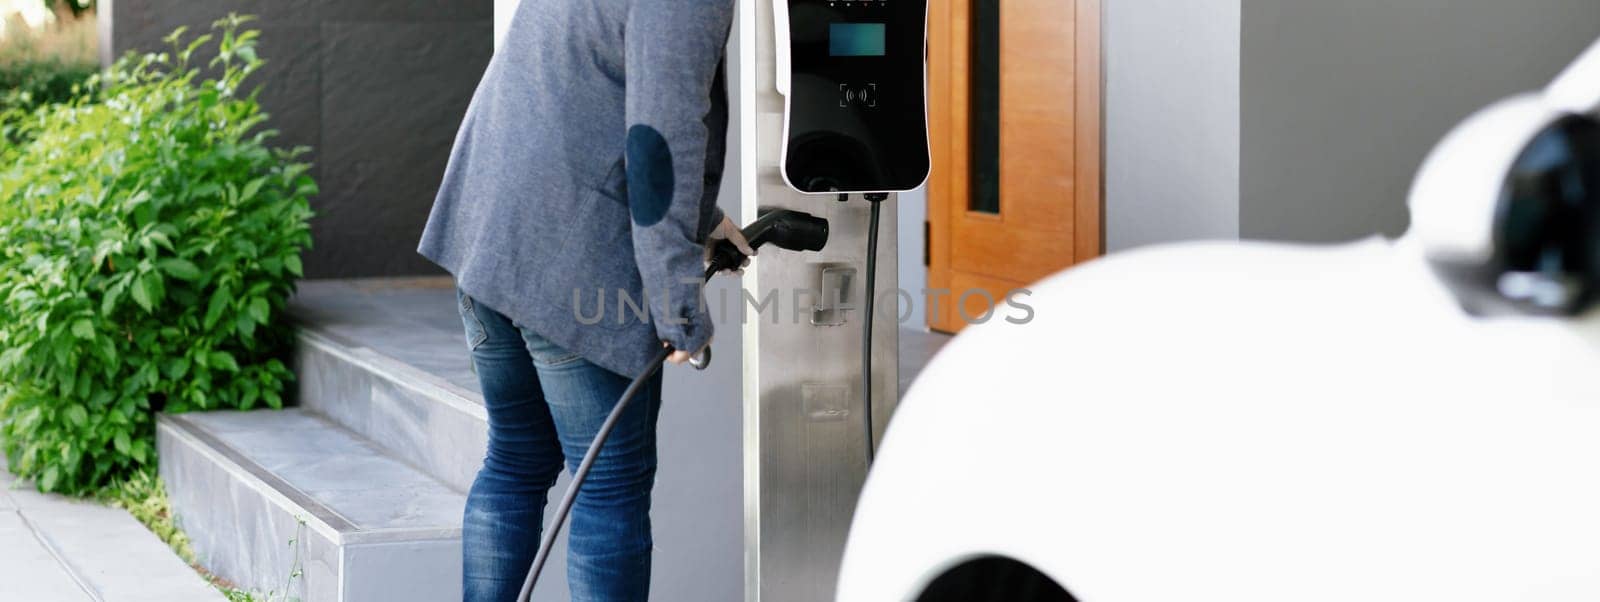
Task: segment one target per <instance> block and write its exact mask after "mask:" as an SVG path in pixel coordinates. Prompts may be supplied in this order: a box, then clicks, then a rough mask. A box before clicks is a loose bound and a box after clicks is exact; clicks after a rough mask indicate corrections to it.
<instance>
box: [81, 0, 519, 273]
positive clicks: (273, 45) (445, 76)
mask: <svg viewBox="0 0 1600 602" xmlns="http://www.w3.org/2000/svg"><path fill="white" fill-rule="evenodd" d="M492 7H493V1H492V0H346V1H342V2H341V1H335V0H206V1H204V2H195V1H193V0H102V1H101V15H102V23H103V26H102V35H106V36H109V38H110V39H109V43H108V44H107V43H102V47H105V48H110V49H112V51H114V52H115V53H116V54H121V53H123V52H125V51H127V50H130V49H138V50H152V49H155V50H159V49H163V48H164V46H163V45H162V43H161V37H162V36H164V35H166V34H167V33H168V32H170V31H172V30H173V29H174V28H176V27H178V26H179V25H188V26H189V29H190V32H191V33H193V32H196V31H203V30H206V29H207V28H208V27H209V26H210V23H211V22H212V21H214V20H216V19H219V18H221V17H223V16H225V15H227V14H228V13H229V12H238V13H241V14H254V15H258V16H260V20H259V21H257V22H255V23H253V24H252V27H256V28H258V29H260V30H261V32H262V34H261V47H260V54H261V56H262V57H263V58H265V59H266V60H267V64H266V66H265V67H264V68H263V70H262V72H261V73H260V74H258V76H257V79H256V83H258V84H261V85H262V86H263V89H262V93H261V101H262V104H263V105H264V106H265V108H266V110H267V111H269V112H270V113H272V120H271V122H270V123H269V126H270V127H273V128H275V129H278V130H280V131H281V132H282V136H281V137H280V138H279V139H278V144H280V145H283V146H295V145H306V146H310V147H312V148H313V149H314V153H313V154H312V155H311V156H310V159H311V160H312V161H313V162H314V164H315V167H314V171H313V175H314V176H315V177H316V178H317V182H318V183H319V184H320V185H321V188H322V194H321V195H319V196H318V197H317V198H316V199H313V201H312V206H313V208H314V209H316V211H317V217H316V219H315V220H314V221H313V223H312V231H313V233H314V235H315V237H316V246H315V247H314V248H313V249H312V250H311V251H310V252H309V253H308V254H307V256H306V259H305V265H306V272H307V275H308V276H311V277H349V276H393V275H407V274H426V273H438V272H437V269H436V268H434V267H433V266H432V264H430V263H428V262H427V260H425V259H422V258H421V257H420V256H418V255H417V253H416V242H417V237H418V235H419V234H420V233H421V232H422V226H423V223H424V222H425V221H426V219H427V215H428V209H429V207H430V206H431V205H432V202H433V195H434V192H435V191H437V189H438V185H439V174H441V173H443V172H444V164H445V160H446V158H447V157H448V155H449V151H450V144H451V142H452V141H453V140H454V138H455V131H456V128H457V127H458V126H459V125H460V122H461V116H462V115H463V114H464V113H465V112H466V107H467V102H468V101H469V100H470V99H471V95H472V91H473V89H474V88H475V87H476V86H477V83H478V78H479V77H480V76H481V75H482V74H483V69H484V67H485V66H487V65H488V61H489V56H490V53H491V48H492V47H491V26H492V24H491V18H492V16H493V8H492ZM107 15H109V18H107V17H106V16H107ZM105 21H109V23H108V24H107V23H104V22H105Z"/></svg>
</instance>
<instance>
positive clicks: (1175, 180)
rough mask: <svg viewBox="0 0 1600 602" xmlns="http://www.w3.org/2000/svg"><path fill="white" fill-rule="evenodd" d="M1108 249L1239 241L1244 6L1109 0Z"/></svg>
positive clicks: (1225, 0)
mask: <svg viewBox="0 0 1600 602" xmlns="http://www.w3.org/2000/svg"><path fill="white" fill-rule="evenodd" d="M1103 6H1104V11H1105V14H1104V17H1103V19H1104V22H1103V26H1102V32H1103V37H1104V45H1105V46H1104V57H1105V105H1104V106H1105V246H1106V251H1108V252H1113V251H1119V250H1123V249H1127V248H1130V247H1136V246H1140V245H1147V244H1153V243H1160V242H1171V241H1177V240H1191V239H1206V238H1236V237H1238V236H1239V220H1238V217H1239V152H1238V149H1239V10H1240V4H1239V0H1107V1H1106V2H1104V3H1103Z"/></svg>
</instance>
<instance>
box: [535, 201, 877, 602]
mask: <svg viewBox="0 0 1600 602" xmlns="http://www.w3.org/2000/svg"><path fill="white" fill-rule="evenodd" d="M872 214H873V220H872V221H873V224H874V225H873V231H874V232H876V231H877V225H876V224H877V221H878V220H877V214H878V212H877V206H876V205H874V206H873V212H872ZM741 233H742V234H743V235H744V238H745V240H746V241H747V242H748V243H749V245H750V247H751V248H759V247H761V246H762V245H766V244H771V245H773V246H776V247H779V248H783V249H788V250H790V251H821V250H822V247H823V246H825V245H827V244H828V220H825V219H822V218H819V217H815V216H812V215H809V214H806V213H802V212H799V211H792V210H787V209H777V210H772V211H766V212H764V213H763V214H762V215H761V217H760V218H759V219H757V220H756V221H755V222H754V223H751V224H750V225H749V226H746V227H745V228H744V229H743V230H741ZM876 238H877V237H876V236H874V237H873V239H874V242H873V243H872V244H873V245H874V246H876V244H877V243H876ZM745 260H746V257H745V255H744V253H742V252H740V251H739V249H738V248H737V247H736V246H734V244H733V242H732V241H729V240H721V241H718V242H717V243H716V245H714V246H713V248H712V253H711V257H710V261H709V265H707V266H706V273H705V279H706V280H710V279H711V277H712V276H714V275H716V274H717V272H721V271H724V270H735V269H738V268H739V266H742V265H744V262H745ZM868 286H869V287H870V286H871V285H870V284H869V285H868ZM868 307H869V308H870V307H871V306H870V305H869V306H868ZM867 311H868V312H869V315H870V312H871V309H868V310H867ZM867 336H868V337H871V333H870V332H869V333H868V335H867ZM868 340H869V341H870V340H871V339H870V338H869V339H868ZM671 353H672V349H671V348H670V347H662V348H661V350H660V351H657V352H656V355H655V357H653V358H651V359H650V363H649V364H646V367H645V369H644V372H643V373H641V374H640V375H639V376H636V377H634V379H633V382H631V383H629V384H628V388H627V390H625V391H623V392H622V397H620V398H618V399H617V405H616V406H614V407H612V408H611V414H609V415H607V416H606V421H605V422H604V423H602V424H601V425H600V430H599V431H598V432H596V433H595V434H594V442H593V443H590V444H589V451H587V452H584V454H583V461H582V462H579V463H578V469H577V470H575V471H573V473H572V483H571V484H570V485H568V486H567V492H566V494H565V495H563V496H561V504H560V505H559V506H556V515H555V520H553V521H551V523H550V528H549V529H547V530H545V532H544V537H542V538H540V542H539V551H538V552H537V553H535V554H534V557H533V566H532V567H529V569H528V576H527V578H525V579H523V581H522V593H520V594H518V595H517V601H518V602H528V598H529V597H531V596H533V586H534V585H536V584H538V583H539V574H540V573H542V572H544V565H545V563H546V562H547V561H549V560H550V550H551V549H552V548H554V547H555V545H556V536H557V535H559V534H560V533H561V527H562V525H565V524H566V523H567V515H568V514H570V513H571V512H572V506H573V504H575V503H577V501H578V490H579V489H581V488H582V487H583V482H584V481H585V480H587V479H588V478H589V470H590V469H591V468H593V467H594V461H595V459H596V458H598V457H599V456H600V449H601V448H602V447H604V446H605V444H606V439H607V438H609V437H610V436H611V430H612V429H614V428H616V426H617V420H619V419H620V418H622V412H623V410H626V409H627V408H628V404H629V403H631V402H632V401H633V398H634V396H636V395H638V393H639V389H640V388H642V387H643V386H644V382H645V381H646V380H649V379H650V377H651V376H655V373H656V372H658V371H660V370H661V364H662V362H665V361H667V356H668V355H670V354H671ZM868 355H870V354H868ZM710 362H711V346H710V345H706V347H705V348H704V349H702V350H700V351H699V352H698V353H696V354H695V357H692V358H690V359H689V363H690V365H693V366H694V367H695V368H696V369H699V370H704V369H705V368H706V366H707V365H709V363H710ZM868 365H869V366H870V365H871V364H868ZM869 392H870V391H869ZM868 424H869V425H870V424H871V423H870V422H868ZM868 433H869V435H870V433H871V430H870V429H869V430H868ZM871 445H872V442H871V437H870V436H869V437H868V442H867V446H868V447H869V448H870V447H871ZM868 453H869V454H870V453H871V452H868Z"/></svg>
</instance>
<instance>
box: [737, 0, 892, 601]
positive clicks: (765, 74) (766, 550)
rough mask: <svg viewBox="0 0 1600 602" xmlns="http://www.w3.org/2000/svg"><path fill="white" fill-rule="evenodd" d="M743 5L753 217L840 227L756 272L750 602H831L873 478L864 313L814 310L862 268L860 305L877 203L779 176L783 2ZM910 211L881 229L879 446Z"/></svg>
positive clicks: (746, 196)
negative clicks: (820, 242)
mask: <svg viewBox="0 0 1600 602" xmlns="http://www.w3.org/2000/svg"><path fill="white" fill-rule="evenodd" d="M739 8H740V14H739V18H738V22H737V29H738V34H737V35H738V50H739V56H738V57H737V58H738V61H737V63H736V64H737V65H738V67H739V69H740V75H741V76H740V77H739V78H737V81H739V82H740V87H739V89H738V91H737V97H736V102H738V103H739V104H740V107H739V108H740V111H739V115H740V130H739V148H740V152H741V161H740V172H739V178H740V181H739V185H740V191H741V194H742V198H743V203H744V205H743V213H744V215H745V216H746V217H747V218H753V217H754V216H755V215H756V214H757V212H758V211H759V209H760V208H763V207H779V208H789V209H797V210H800V211H805V212H808V213H812V214H814V215H819V216H822V217H826V218H827V219H828V221H829V222H830V225H831V228H830V230H831V240H830V241H829V242H828V246H827V248H826V249H824V250H823V251H822V252H820V253H805V254H799V253H790V252H786V251H782V250H777V249H771V250H767V251H764V252H763V253H762V254H761V256H760V257H758V258H757V259H756V260H755V262H754V264H752V266H751V268H750V269H748V270H746V274H745V280H744V287H745V290H746V291H747V293H746V294H747V295H749V298H747V299H746V300H745V303H744V307H745V311H746V312H747V314H746V319H745V324H744V346H743V347H744V421H745V424H744V456H745V458H744V463H745V599H746V600H751V601H756V600H761V601H766V602H787V601H791V600H794V601H802V602H814V601H817V600H829V599H832V598H833V591H834V584H835V580H836V578H837V575H838V569H839V559H840V556H841V555H842V554H843V551H844V541H845V535H846V533H847V532H848V530H849V527H850V517H851V514H852V511H853V510H854V508H855V502H856V497H857V494H858V493H859V492H860V489H861V484H862V482H863V481H864V479H865V476H866V456H865V447H864V442H863V441H862V434H861V430H862V429H861V423H860V421H861V410H862V406H861V403H862V400H861V394H860V391H861V378H862V374H861V355H860V354H861V326H862V323H861V319H862V317H861V315H860V309H847V310H844V311H843V312H838V311H835V310H830V311H829V312H827V313H828V314H829V316H828V319H826V320H821V322H823V323H824V325H818V324H813V317H814V312H813V304H817V305H824V303H822V301H823V300H822V299H819V298H817V297H818V295H817V294H816V293H814V292H812V291H816V290H820V289H821V288H823V274H822V273H823V270H824V269H837V268H846V269H850V268H853V269H854V270H855V276H853V277H851V278H848V279H847V282H846V283H845V289H844V290H845V298H844V301H845V302H846V303H847V304H849V305H852V306H854V307H857V308H859V307H860V306H861V303H860V302H861V300H862V299H863V297H862V294H863V292H864V291H863V287H864V285H865V282H866V279H865V278H864V276H865V274H866V265H865V261H864V260H865V256H866V246H867V237H866V235H867V219H868V206H867V204H866V202H865V201H863V200H861V199H860V197H853V198H852V200H850V201H849V202H848V203H840V202H838V201H836V200H834V199H833V198H832V197H820V196H805V195H801V194H799V193H797V192H794V191H793V190H791V189H789V188H788V187H787V186H785V185H784V183H783V180H782V177H781V176H780V175H779V173H778V156H779V151H780V148H781V144H782V137H783V132H782V128H783V115H782V111H783V98H782V97H781V96H779V95H778V93H777V91H776V88H775V87H774V71H773V69H774V65H775V59H774V47H773V25H772V5H771V3H770V2H766V1H761V0H742V1H741V2H740V4H739ZM897 202H898V201H897V199H896V198H894V197H891V198H890V199H889V200H888V201H884V204H883V207H882V211H883V216H882V220H881V226H880V228H881V230H880V232H879V249H878V265H877V283H876V288H877V289H878V292H877V294H878V297H877V299H879V303H878V316H877V319H876V320H874V324H873V327H874V330H873V350H872V353H873V356H872V357H873V366H872V368H873V369H872V372H873V374H872V379H871V381H872V387H873V416H874V422H875V427H876V431H877V432H878V433H879V435H880V436H881V434H882V429H883V425H884V424H885V423H886V422H887V419H888V416H889V414H890V412H891V411H892V409H893V408H894V406H895V403H896V402H897V399H896V395H897V387H896V383H897V382H898V375H897V370H898V368H897V362H896V353H897V352H896V349H897V346H898V338H897V330H898V328H897V321H896V317H897V316H896V313H897V309H898V308H899V307H900V306H901V305H902V303H901V302H900V301H899V298H898V297H897V294H896V292H895V291H896V289H897V279H896V272H897V269H898V265H897V264H898V261H897V257H898V249H897V240H898V236H897V233H896V221H897V220H896V219H895V211H896V204H897ZM752 299H753V300H754V302H752V301H751V300H752ZM762 303H765V305H764V307H763V309H761V311H760V312H759V314H758V313H757V311H756V309H755V308H756V307H757V306H759V305H761V304H762ZM841 317H842V323H839V322H840V318H841Z"/></svg>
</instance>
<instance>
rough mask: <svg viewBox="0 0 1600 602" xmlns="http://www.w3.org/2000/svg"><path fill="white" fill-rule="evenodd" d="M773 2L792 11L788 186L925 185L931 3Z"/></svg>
mask: <svg viewBox="0 0 1600 602" xmlns="http://www.w3.org/2000/svg"><path fill="white" fill-rule="evenodd" d="M763 1H769V0H763ZM770 1H772V2H773V5H774V8H775V9H780V10H781V9H783V8H786V9H787V17H786V18H783V19H781V20H776V21H775V22H776V23H778V24H780V25H781V24H786V25H787V29H788V35H786V36H782V38H781V41H782V42H783V43H787V44H788V45H789V57H788V58H789V61H790V62H789V65H788V69H789V73H788V74H787V76H788V77H787V78H785V79H786V80H788V81H787V82H786V83H788V84H789V85H788V88H789V89H788V90H787V92H785V94H786V95H787V98H786V101H785V104H784V117H785V119H784V137H785V138H786V139H787V140H785V142H784V150H783V156H782V158H781V161H782V163H783V167H782V170H781V171H782V173H783V178H784V182H785V183H787V184H789V185H790V186H791V187H793V188H794V189H795V190H798V191H800V192H804V193H811V194H819V195H820V194H833V193H841V192H848V193H863V192H900V191H905V190H911V189H913V188H916V187H917V186H919V185H921V184H922V182H924V181H926V180H927V179H928V171H929V159H928V120H927V103H926V100H927V85H926V84H927V80H926V78H925V75H926V73H927V70H926V67H925V63H924V58H925V57H926V56H927V43H926V42H927V35H926V31H927V24H926V21H927V15H928V0H849V1H846V0H770ZM991 1H995V2H999V1H1003V0H991ZM779 68H783V67H781V66H780V67H779Z"/></svg>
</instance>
